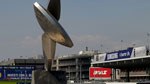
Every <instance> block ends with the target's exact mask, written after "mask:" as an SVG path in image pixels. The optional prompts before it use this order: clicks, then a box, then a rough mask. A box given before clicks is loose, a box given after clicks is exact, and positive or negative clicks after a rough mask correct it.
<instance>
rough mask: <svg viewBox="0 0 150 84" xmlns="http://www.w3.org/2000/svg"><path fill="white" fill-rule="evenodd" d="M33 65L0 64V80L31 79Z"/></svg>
mask: <svg viewBox="0 0 150 84" xmlns="http://www.w3.org/2000/svg"><path fill="white" fill-rule="evenodd" d="M35 69H36V67H34V66H0V80H22V81H23V80H24V81H25V80H28V81H31V79H32V71H33V70H35Z"/></svg>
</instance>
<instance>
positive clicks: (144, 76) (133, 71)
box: [0, 46, 150, 82]
mask: <svg viewBox="0 0 150 84" xmlns="http://www.w3.org/2000/svg"><path fill="white" fill-rule="evenodd" d="M149 60H150V53H149V50H148V49H147V48H146V47H145V46H142V47H135V48H134V47H130V48H128V49H124V50H118V51H113V52H107V53H98V52H97V51H89V50H85V51H81V52H79V54H71V55H65V56H57V57H55V59H54V60H53V62H52V68H51V69H52V70H57V71H66V75H67V76H66V77H67V80H70V81H71V80H73V81H76V82H79V81H93V80H99V81H134V82H139V81H145V80H150V61H149ZM0 65H3V66H8V65H10V66H34V67H36V68H37V69H38V68H39V69H42V67H43V66H44V59H43V58H42V57H41V58H36V59H35V58H29V59H12V60H8V61H5V62H4V61H3V62H0ZM92 69H93V71H92ZM110 69H111V71H110ZM90 70H91V71H90ZM106 70H109V71H107V72H108V73H109V74H107V76H108V78H107V77H106V76H104V75H105V71H106ZM90 74H92V75H93V74H94V75H93V76H91V75H90Z"/></svg>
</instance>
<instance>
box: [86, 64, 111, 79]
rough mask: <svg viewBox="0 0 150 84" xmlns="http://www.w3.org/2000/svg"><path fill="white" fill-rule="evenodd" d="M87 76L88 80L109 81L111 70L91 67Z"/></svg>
mask: <svg viewBox="0 0 150 84" xmlns="http://www.w3.org/2000/svg"><path fill="white" fill-rule="evenodd" d="M89 75H90V76H89V77H90V79H98V80H102V79H103V80H106V79H107V80H108V79H111V68H99V67H91V68H90V70H89Z"/></svg>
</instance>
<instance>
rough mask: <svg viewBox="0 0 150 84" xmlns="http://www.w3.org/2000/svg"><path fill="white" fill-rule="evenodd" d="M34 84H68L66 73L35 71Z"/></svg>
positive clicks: (33, 73)
mask: <svg viewBox="0 0 150 84" xmlns="http://www.w3.org/2000/svg"><path fill="white" fill-rule="evenodd" d="M32 84H67V81H66V73H65V72H64V71H45V70H35V71H33V72H32Z"/></svg>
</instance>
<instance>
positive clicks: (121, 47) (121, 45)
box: [121, 40, 123, 50]
mask: <svg viewBox="0 0 150 84" xmlns="http://www.w3.org/2000/svg"><path fill="white" fill-rule="evenodd" d="M122 43H123V40H121V50H122Z"/></svg>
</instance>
